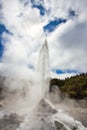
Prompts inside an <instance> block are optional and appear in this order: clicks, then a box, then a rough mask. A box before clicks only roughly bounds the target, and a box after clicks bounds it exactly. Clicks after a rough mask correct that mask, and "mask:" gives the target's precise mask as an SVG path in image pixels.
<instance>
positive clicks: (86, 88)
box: [50, 73, 87, 99]
mask: <svg viewBox="0 0 87 130" xmlns="http://www.w3.org/2000/svg"><path fill="white" fill-rule="evenodd" d="M53 85H57V86H58V87H59V89H60V90H61V92H62V93H64V94H65V95H68V96H69V97H70V98H75V99H84V98H87V73H82V74H79V75H76V76H72V77H70V78H66V79H64V80H61V79H56V78H54V79H51V82H50V91H51V90H52V86H53Z"/></svg>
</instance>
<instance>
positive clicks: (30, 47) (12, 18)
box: [0, 0, 87, 75]
mask: <svg viewBox="0 0 87 130" xmlns="http://www.w3.org/2000/svg"><path fill="white" fill-rule="evenodd" d="M32 4H36V5H40V4H41V5H42V6H43V8H44V9H45V14H44V15H41V14H40V9H38V8H36V7H35V8H34V7H32ZM86 7H87V1H86V0H83V1H79V0H76V1H74V0H68V1H65V0H58V1H56V0H48V1H47V0H42V1H38V0H35V1H33V3H32V1H28V0H15V1H12V0H6V1H5V0H4V1H3V0H1V16H2V17H0V18H1V19H0V23H2V24H4V25H5V27H6V28H7V29H8V30H9V31H10V32H11V33H12V34H11V35H10V34H8V33H3V34H2V38H3V39H5V43H3V45H4V48H5V49H4V53H3V57H2V62H1V64H0V71H3V72H4V67H2V66H8V68H9V65H11V66H10V67H11V68H13V69H14V68H17V67H19V68H21V69H17V71H18V70H21V71H24V73H25V70H26V72H27V71H31V69H29V65H32V66H34V67H35V66H36V64H37V60H38V51H39V47H40V46H41V44H42V42H43V41H44V39H45V33H44V31H43V27H44V26H45V25H47V24H48V23H49V21H51V20H54V19H55V18H64V19H66V20H67V22H66V23H62V24H60V25H59V26H58V27H56V29H55V30H54V31H53V32H49V33H48V34H47V35H48V37H47V40H48V44H49V53H50V67H51V69H52V68H53V69H60V70H70V69H71V70H77V71H79V72H85V71H87V67H86V64H87V60H86V56H87V54H86V49H87V43H86V41H87V37H86V33H87V16H86V13H87V8H86ZM70 10H73V11H74V12H75V14H76V15H75V16H73V17H71V16H70V14H69V11H70ZM8 70H9V69H8ZM11 70H12V69H11ZM12 71H13V70H12ZM13 72H14V73H15V72H16V71H13ZM8 73H9V71H8ZM18 73H19V71H18ZM66 75H68V74H66ZM69 75H70V74H69Z"/></svg>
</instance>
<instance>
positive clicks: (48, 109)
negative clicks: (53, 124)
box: [36, 98, 58, 115]
mask: <svg viewBox="0 0 87 130" xmlns="http://www.w3.org/2000/svg"><path fill="white" fill-rule="evenodd" d="M36 112H38V113H40V114H41V113H42V114H48V115H49V114H56V113H57V112H58V111H57V110H56V109H55V108H54V106H53V105H52V104H51V103H50V102H49V101H48V100H47V99H44V98H43V99H42V100H41V101H40V102H39V104H38V106H37V108H36Z"/></svg>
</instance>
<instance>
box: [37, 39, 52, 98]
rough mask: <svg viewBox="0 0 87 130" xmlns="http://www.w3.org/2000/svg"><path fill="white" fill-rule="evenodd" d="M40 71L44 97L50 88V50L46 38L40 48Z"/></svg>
mask: <svg viewBox="0 0 87 130" xmlns="http://www.w3.org/2000/svg"><path fill="white" fill-rule="evenodd" d="M38 72H39V77H40V85H41V87H42V97H43V98H44V97H46V94H47V92H48V90H49V50H48V44H47V40H45V42H44V44H43V45H42V48H41V50H40V54H39V62H38Z"/></svg>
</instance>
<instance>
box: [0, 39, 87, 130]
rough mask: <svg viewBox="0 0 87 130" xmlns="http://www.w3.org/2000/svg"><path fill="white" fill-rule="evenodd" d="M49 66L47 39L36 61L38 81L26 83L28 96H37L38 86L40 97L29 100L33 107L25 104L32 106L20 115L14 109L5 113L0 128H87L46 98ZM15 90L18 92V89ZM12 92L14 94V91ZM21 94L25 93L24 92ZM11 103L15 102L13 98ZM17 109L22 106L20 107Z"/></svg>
mask: <svg viewBox="0 0 87 130" xmlns="http://www.w3.org/2000/svg"><path fill="white" fill-rule="evenodd" d="M49 68H50V67H49V49H48V44H47V40H45V42H44V44H43V45H42V48H41V50H40V54H39V61H38V73H36V74H39V75H38V76H39V83H38V82H35V85H34V86H32V84H31V85H30V86H28V85H27V86H28V87H30V89H31V88H33V89H31V91H32V92H31V93H28V97H29V96H31V95H32V97H34V94H35V95H36V96H35V98H36V97H37V94H36V92H35V93H34V89H35V88H37V89H38V86H39V88H41V95H42V97H41V96H40V98H39V99H38V97H37V100H38V101H37V102H35V98H34V99H33V100H31V102H33V103H34V108H33V105H32V103H30V104H29V106H26V107H27V108H28V110H29V108H33V110H32V111H31V110H30V111H28V112H26V109H25V108H24V109H23V111H25V112H26V113H25V114H23V113H22V114H21V116H19V115H18V114H19V113H17V111H16V112H15V114H13V112H12V113H11V114H10V115H9V114H8V113H6V114H7V115H5V116H3V117H2V119H1V117H0V130H87V129H86V128H85V127H84V126H83V125H82V124H81V122H78V121H77V120H74V118H73V117H71V116H69V115H68V114H67V113H65V111H64V110H63V109H62V108H61V109H59V108H58V107H57V108H55V107H54V106H53V104H51V102H50V101H49V100H48V98H47V95H48V93H49V83H50V78H49V77H50V75H49ZM32 82H33V80H32ZM36 84H37V85H36ZM23 90H25V87H23ZM27 90H28V89H27ZM17 92H18V94H19V91H17ZM23 92H25V91H23ZM15 93H16V92H15ZM12 94H13V96H14V93H12ZM23 94H24V95H25V93H23ZM38 95H39V94H38ZM18 96H19V95H18ZM18 96H17V98H18ZM25 96H26V95H25ZM15 97H16V96H15ZM9 99H11V98H9ZM26 99H27V98H24V102H26V103H27V104H28V103H29V101H30V100H29V98H28V100H26ZM31 99H32V98H31ZM27 101H28V102H27ZM11 102H12V99H11ZM19 102H20V103H21V104H22V103H24V102H23V100H21V97H20V100H19ZM19 102H18V103H19ZM13 103H14V104H15V102H14V100H13ZM17 105H18V104H17ZM11 106H12V104H11ZM23 106H25V104H23ZM11 108H12V107H11ZM15 108H16V105H15ZM19 109H22V108H21V107H20V108H19ZM57 109H58V110H57ZM70 110H71V109H70ZM0 114H1V113H0Z"/></svg>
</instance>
